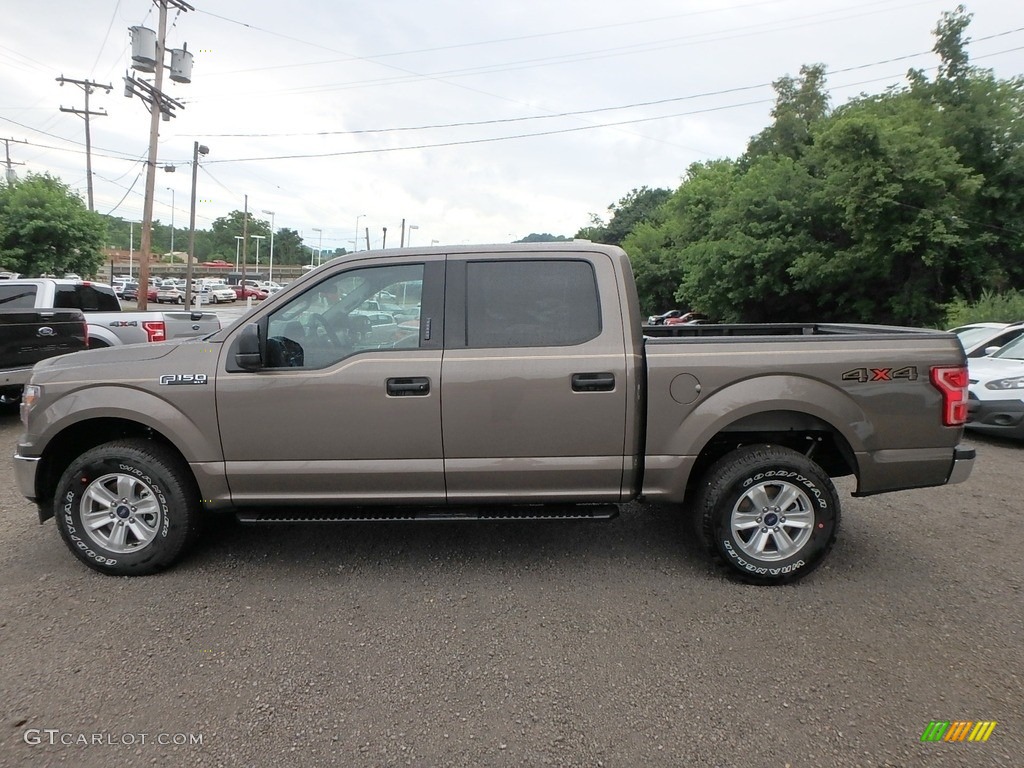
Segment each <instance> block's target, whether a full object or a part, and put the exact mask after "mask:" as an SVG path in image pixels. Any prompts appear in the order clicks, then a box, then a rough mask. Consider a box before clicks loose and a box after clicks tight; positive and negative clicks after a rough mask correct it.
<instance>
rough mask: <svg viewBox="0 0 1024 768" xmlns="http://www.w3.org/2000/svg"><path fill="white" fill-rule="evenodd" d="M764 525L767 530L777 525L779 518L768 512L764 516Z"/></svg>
mask: <svg viewBox="0 0 1024 768" xmlns="http://www.w3.org/2000/svg"><path fill="white" fill-rule="evenodd" d="M764 524H765V525H767V526H768V527H769V528H771V527H773V526H776V525H778V524H779V516H778V515H777V514H775V513H774V512H769V513H768V514H767V515H765V516H764Z"/></svg>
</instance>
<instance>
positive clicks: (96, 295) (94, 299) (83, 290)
mask: <svg viewBox="0 0 1024 768" xmlns="http://www.w3.org/2000/svg"><path fill="white" fill-rule="evenodd" d="M53 306H54V307H55V308H57V309H80V310H82V311H83V312H119V311H120V310H121V303H120V302H119V301H118V300H117V296H115V295H114V292H113V290H109V291H103V290H100V289H98V288H97V287H96V286H93V285H88V284H85V283H79V284H75V285H58V286H57V288H56V293H55V295H54V299H53Z"/></svg>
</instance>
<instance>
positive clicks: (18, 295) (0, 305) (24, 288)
mask: <svg viewBox="0 0 1024 768" xmlns="http://www.w3.org/2000/svg"><path fill="white" fill-rule="evenodd" d="M35 306H36V286H34V285H4V284H3V283H0V309H33V308H35Z"/></svg>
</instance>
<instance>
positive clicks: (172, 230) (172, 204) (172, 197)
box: [164, 187, 174, 264]
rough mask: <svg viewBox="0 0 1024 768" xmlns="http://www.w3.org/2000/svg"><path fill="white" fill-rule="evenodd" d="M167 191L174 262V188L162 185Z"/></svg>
mask: <svg viewBox="0 0 1024 768" xmlns="http://www.w3.org/2000/svg"><path fill="white" fill-rule="evenodd" d="M164 189H166V190H167V191H168V192H170V193H171V264H173V263H174V190H173V189H171V188H170V187H164Z"/></svg>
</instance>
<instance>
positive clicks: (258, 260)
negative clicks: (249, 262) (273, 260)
mask: <svg viewBox="0 0 1024 768" xmlns="http://www.w3.org/2000/svg"><path fill="white" fill-rule="evenodd" d="M249 237H251V238H252V239H253V240H255V241H256V271H257V272H259V271H260V240H266V239H267V236H266V235H249Z"/></svg>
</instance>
